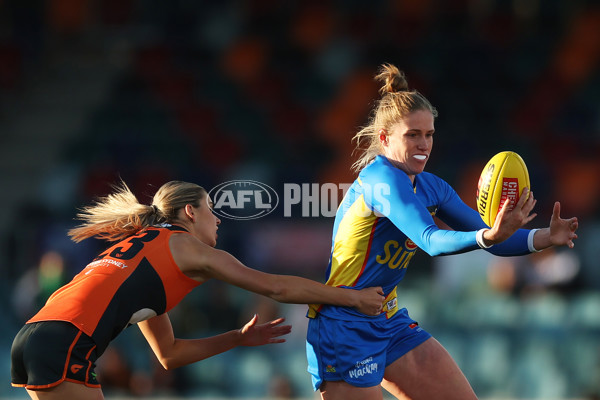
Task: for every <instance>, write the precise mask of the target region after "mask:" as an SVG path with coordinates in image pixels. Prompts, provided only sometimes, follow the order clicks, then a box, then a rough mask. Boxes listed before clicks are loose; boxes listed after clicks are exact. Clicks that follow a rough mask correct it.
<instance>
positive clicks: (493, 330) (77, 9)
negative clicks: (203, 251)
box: [0, 0, 600, 399]
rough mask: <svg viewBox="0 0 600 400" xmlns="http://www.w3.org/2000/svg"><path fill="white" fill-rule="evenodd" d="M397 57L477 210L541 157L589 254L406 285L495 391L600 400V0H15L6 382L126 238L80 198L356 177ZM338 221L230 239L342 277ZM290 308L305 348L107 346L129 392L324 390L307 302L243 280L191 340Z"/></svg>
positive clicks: (184, 326)
mask: <svg viewBox="0 0 600 400" xmlns="http://www.w3.org/2000/svg"><path fill="white" fill-rule="evenodd" d="M384 62H389V63H393V64H396V65H397V66H398V67H399V68H401V69H402V70H404V71H405V72H406V74H407V77H408V82H409V85H410V86H411V87H413V88H416V89H418V90H419V91H421V92H422V93H423V94H424V95H425V96H426V97H427V98H429V99H430V100H431V102H432V103H433V104H434V106H436V107H437V108H438V111H439V115H440V116H439V118H438V119H437V121H436V131H437V132H436V135H435V146H434V151H433V153H432V158H431V160H430V161H429V163H428V166H427V170H428V171H430V172H433V173H436V174H437V175H439V176H441V177H442V178H444V179H445V180H447V181H448V182H449V183H450V184H451V185H453V186H454V187H455V188H456V190H457V191H458V192H459V194H460V195H461V197H462V198H463V199H464V200H465V201H466V202H467V203H468V204H471V205H473V206H474V205H475V201H474V198H475V190H476V186H477V180H478V177H479V173H480V172H481V169H482V168H483V166H484V165H485V163H486V161H487V160H488V159H489V158H490V157H491V156H492V155H494V154H496V153H497V152H499V151H503V150H513V151H516V152H518V153H519V154H520V155H521V156H522V157H523V158H524V159H525V161H526V163H527V165H528V167H529V172H530V175H531V182H532V189H533V192H534V194H535V196H536V198H537V199H538V205H537V209H536V211H537V212H538V213H539V216H538V217H537V218H536V219H535V220H534V221H533V222H532V223H531V227H543V226H547V225H548V221H549V218H550V215H551V212H552V206H553V203H554V201H555V200H560V201H561V203H562V213H563V215H565V216H577V217H579V220H580V229H579V236H580V239H578V240H577V243H576V247H575V249H574V250H568V251H565V250H562V249H560V250H547V251H544V252H541V253H538V254H535V255H531V256H527V257H520V258H506V259H501V258H496V257H493V256H490V255H488V254H487V253H485V252H483V251H478V252H474V253H470V254H465V255H459V256H450V257H439V258H435V259H431V258H430V257H428V256H427V255H425V254H423V253H420V254H417V256H416V257H415V258H414V259H413V262H412V263H411V266H410V268H409V269H410V270H409V272H408V275H407V277H406V279H405V281H404V282H403V283H402V285H401V289H400V292H399V293H400V295H399V300H400V302H401V303H403V305H405V306H407V307H408V309H409V312H410V313H411V316H412V317H413V318H415V319H417V320H418V321H419V322H420V323H421V325H422V326H423V327H424V328H425V329H427V330H428V331H430V332H431V333H432V334H433V335H434V336H436V337H437V338H438V340H440V341H441V342H442V344H443V345H444V346H446V347H447V349H448V350H449V351H450V353H451V354H452V355H453V356H454V357H455V359H456V360H457V362H458V363H459V365H460V366H461V368H462V369H463V371H464V372H465V374H466V375H467V377H468V378H469V380H470V381H471V383H472V385H473V387H474V388H475V390H476V392H477V393H478V395H479V396H480V397H481V398H492V397H495V398H500V397H502V398H523V399H542V398H543V399H563V398H586V399H597V398H599V397H600V291H599V290H600V266H599V265H598V260H599V259H600V251H599V250H598V248H599V245H598V242H599V241H600V157H599V156H600V74H599V71H600V69H599V63H600V7H599V6H598V3H597V2H595V1H585V0H562V1H561V0H447V1H443V0H398V1H381V0H372V1H363V0H339V1H333V0H306V1H297V0H291V1H278V0H247V1H242V0H238V1H201V0H197V1H194V0H171V1H159V0H0V182H1V185H0V187H1V191H2V195H1V197H0V199H1V200H0V202H1V203H0V276H1V279H0V302H1V305H2V306H1V307H0V376H1V377H2V378H1V383H2V384H1V385H0V397H6V398H9V397H15V398H19V397H23V396H24V395H25V393H24V391H23V390H20V389H19V390H17V389H12V388H11V387H10V385H9V368H10V361H9V351H10V345H11V342H12V338H13V336H14V334H15V333H16V332H17V331H18V329H19V328H20V326H21V325H22V323H23V322H24V321H26V320H27V319H28V318H29V317H30V316H31V315H32V314H33V313H34V312H35V311H36V310H37V309H38V308H39V307H40V306H41V304H43V302H44V301H45V299H46V298H47V297H48V296H49V294H50V293H52V291H54V290H55V289H56V288H57V287H59V286H60V285H62V284H63V283H65V282H66V281H68V280H69V279H70V278H71V277H72V276H73V275H74V274H75V273H77V272H78V271H79V270H80V269H81V268H83V266H84V265H86V264H87V262H88V261H89V260H90V258H91V257H93V256H94V255H95V254H96V253H97V252H99V251H100V250H101V249H102V248H103V247H104V246H105V243H102V242H100V241H94V240H88V242H87V243H86V242H84V243H81V244H74V243H72V242H70V241H69V240H68V238H67V236H66V231H67V230H68V229H69V228H70V227H72V226H74V224H75V221H74V217H75V214H76V210H77V208H78V207H80V206H82V205H84V204H87V203H89V202H91V201H92V200H93V199H94V198H96V197H97V196H101V195H105V194H107V193H108V192H109V191H110V189H111V185H113V184H115V183H117V182H118V181H119V179H123V180H124V181H125V182H126V183H127V184H129V185H130V187H131V188H132V189H133V191H134V192H135V193H136V195H137V196H138V198H139V199H140V200H141V201H142V202H146V203H149V201H150V199H151V196H152V195H153V193H154V191H155V190H156V189H157V188H158V187H159V186H160V185H161V184H163V183H164V182H166V181H168V180H173V179H177V180H187V181H192V182H196V183H198V184H201V185H203V186H204V187H205V188H207V189H210V188H212V187H214V186H215V185H217V184H219V183H221V182H225V181H228V180H231V179H253V180H256V181H260V182H262V183H266V184H268V185H270V186H271V187H273V188H274V189H275V190H276V191H280V190H281V188H282V187H283V184H284V183H327V182H332V183H336V184H337V183H350V182H352V180H353V178H354V176H353V174H352V173H351V172H350V165H351V164H352V162H353V160H354V158H353V157H354V156H355V155H354V156H353V155H352V150H353V145H352V143H351V140H350V139H351V137H352V135H353V134H354V133H355V132H356V131H357V129H358V128H359V127H360V126H361V125H363V124H365V123H366V121H367V117H368V114H369V111H370V110H371V108H372V106H373V104H374V101H375V100H376V99H377V96H378V94H377V89H378V87H377V84H376V83H375V82H374V81H373V75H374V74H375V72H376V69H377V67H378V66H379V65H380V64H382V63H384ZM332 224H333V219H332V218H324V217H320V218H319V217H311V218H302V217H301V216H299V215H298V216H293V217H292V218H284V217H283V213H282V210H281V209H279V210H276V211H275V212H273V213H272V214H270V215H269V216H267V217H265V218H262V219H258V220H255V221H233V220H224V221H223V223H222V225H221V229H220V230H219V236H220V239H219V244H218V247H219V248H222V249H225V250H227V251H229V252H231V253H233V254H234V255H235V256H236V257H238V258H239V259H241V260H242V261H243V262H244V263H246V264H247V265H249V266H252V267H254V268H257V269H262V270H265V271H269V272H277V273H286V274H296V275H301V276H305V277H308V278H312V279H316V280H319V281H322V280H323V279H324V270H325V267H326V264H327V259H328V255H329V246H330V234H331V228H332ZM255 312H258V313H259V314H260V317H261V320H263V321H266V320H267V319H269V318H272V317H275V316H279V315H284V316H286V318H287V319H288V322H291V323H292V324H293V325H294V331H293V333H292V334H291V335H290V337H289V340H288V342H287V343H285V344H282V345H272V346H267V347H260V348H244V349H236V350H234V351H231V352H228V353H226V354H223V355H221V356H218V357H215V358H213V359H210V360H206V361H204V362H201V363H198V364H195V365H192V366H189V367H184V368H181V369H178V370H175V371H170V372H166V371H164V370H162V369H161V368H160V367H159V366H158V364H157V362H156V361H155V359H154V357H153V355H152V354H151V353H150V350H149V348H148V346H147V344H146V343H145V341H144V339H143V338H142V337H141V334H140V333H139V331H138V330H137V328H135V327H132V328H129V329H127V330H126V332H125V333H124V334H123V335H122V336H121V337H119V338H118V339H117V340H116V341H115V343H114V344H112V345H111V346H110V347H109V349H108V350H107V352H106V354H105V355H104V356H103V357H102V358H101V361H100V362H99V366H98V373H99V379H100V381H101V382H102V383H103V386H104V389H105V393H106V394H107V395H109V396H110V395H124V396H138V397H141V398H146V397H152V396H172V397H175V398H177V397H185V398H192V397H195V398H207V397H212V398H216V397H224V398H226V397H229V398H245V397H259V398H260V397H272V398H312V396H314V395H313V393H312V390H311V386H310V378H309V375H308V373H307V372H306V360H305V353H304V333H305V331H304V330H305V326H306V318H305V313H306V306H302V305H294V306H292V305H280V304H276V303H274V302H272V301H270V300H266V299H263V298H260V297H258V296H255V295H252V294H249V293H246V292H244V291H242V290H239V289H237V288H235V287H229V286H227V285H224V284H221V283H219V282H210V283H207V284H205V285H203V286H201V287H200V288H198V289H197V290H195V291H194V292H193V293H192V294H191V295H189V296H188V297H187V298H186V299H185V300H184V302H183V303H182V304H181V305H180V306H179V307H177V308H176V309H175V310H174V311H173V312H172V319H173V323H174V328H175V332H176V334H177V335H178V336H180V337H200V336H207V335H212V334H215V333H219V332H222V331H226V330H231V329H236V328H239V327H240V326H242V325H243V324H244V323H245V322H246V321H247V320H248V319H249V318H250V317H251V316H252V315H253V314H254V313H255Z"/></svg>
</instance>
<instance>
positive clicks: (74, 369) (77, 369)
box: [71, 364, 83, 374]
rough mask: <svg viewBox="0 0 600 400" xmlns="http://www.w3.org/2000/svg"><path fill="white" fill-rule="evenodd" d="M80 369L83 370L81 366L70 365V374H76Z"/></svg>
mask: <svg viewBox="0 0 600 400" xmlns="http://www.w3.org/2000/svg"><path fill="white" fill-rule="evenodd" d="M81 368H83V365H80V364H73V365H71V372H72V373H74V374H76V373H78V372H79V371H81Z"/></svg>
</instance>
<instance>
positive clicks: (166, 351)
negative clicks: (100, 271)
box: [138, 313, 292, 369]
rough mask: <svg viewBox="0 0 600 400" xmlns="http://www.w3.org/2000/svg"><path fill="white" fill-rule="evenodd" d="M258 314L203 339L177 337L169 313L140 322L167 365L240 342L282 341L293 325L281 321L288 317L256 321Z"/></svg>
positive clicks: (203, 356) (205, 355)
mask: <svg viewBox="0 0 600 400" xmlns="http://www.w3.org/2000/svg"><path fill="white" fill-rule="evenodd" d="M257 319H258V316H257V315H255V316H254V317H253V318H252V319H251V320H250V321H249V322H248V323H247V324H246V325H244V327H243V328H241V329H239V330H233V331H229V332H225V333H222V334H220V335H216V336H211V337H208V338H202V339H177V338H175V337H174V335H173V327H172V325H171V320H170V319H169V316H168V314H166V313H165V314H161V315H159V316H156V317H154V318H150V319H148V320H146V321H142V322H140V323H138V326H139V328H140V331H141V332H142V334H143V335H144V337H145V338H146V340H147V341H148V344H150V347H151V348H152V351H153V352H154V354H155V355H156V357H157V358H158V361H159V362H160V363H161V365H162V366H163V367H164V368H165V369H173V368H177V367H181V366H183V365H187V364H191V363H194V362H197V361H201V360H204V359H206V358H209V357H212V356H214V355H217V354H220V353H223V352H225V351H227V350H231V349H232V348H234V347H237V346H259V345H264V344H268V343H282V342H285V339H282V338H280V337H281V336H283V335H287V334H288V333H290V331H291V329H292V328H291V326H290V325H280V324H281V323H282V322H283V321H284V319H283V318H278V319H276V320H273V321H270V322H267V323H265V324H261V325H256V321H257Z"/></svg>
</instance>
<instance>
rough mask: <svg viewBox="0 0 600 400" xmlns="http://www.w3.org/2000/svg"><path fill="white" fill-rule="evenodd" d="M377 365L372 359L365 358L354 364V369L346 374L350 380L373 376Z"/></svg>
mask: <svg viewBox="0 0 600 400" xmlns="http://www.w3.org/2000/svg"><path fill="white" fill-rule="evenodd" d="M377 368H378V365H377V363H376V362H373V357H369V358H366V359H364V360H362V361H359V362H357V363H356V365H355V367H354V369H351V370H350V371H349V372H348V375H350V378H360V377H361V376H365V375H370V374H374V373H376V372H377Z"/></svg>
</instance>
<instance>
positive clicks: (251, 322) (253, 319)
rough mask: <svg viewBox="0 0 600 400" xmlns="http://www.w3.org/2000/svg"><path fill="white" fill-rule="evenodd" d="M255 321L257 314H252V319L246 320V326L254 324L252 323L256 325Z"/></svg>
mask: <svg viewBox="0 0 600 400" xmlns="http://www.w3.org/2000/svg"><path fill="white" fill-rule="evenodd" d="M256 321H258V314H254V316H253V317H252V319H251V320H250V321H248V323H247V324H246V326H247V327H251V326H254V325H256Z"/></svg>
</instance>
